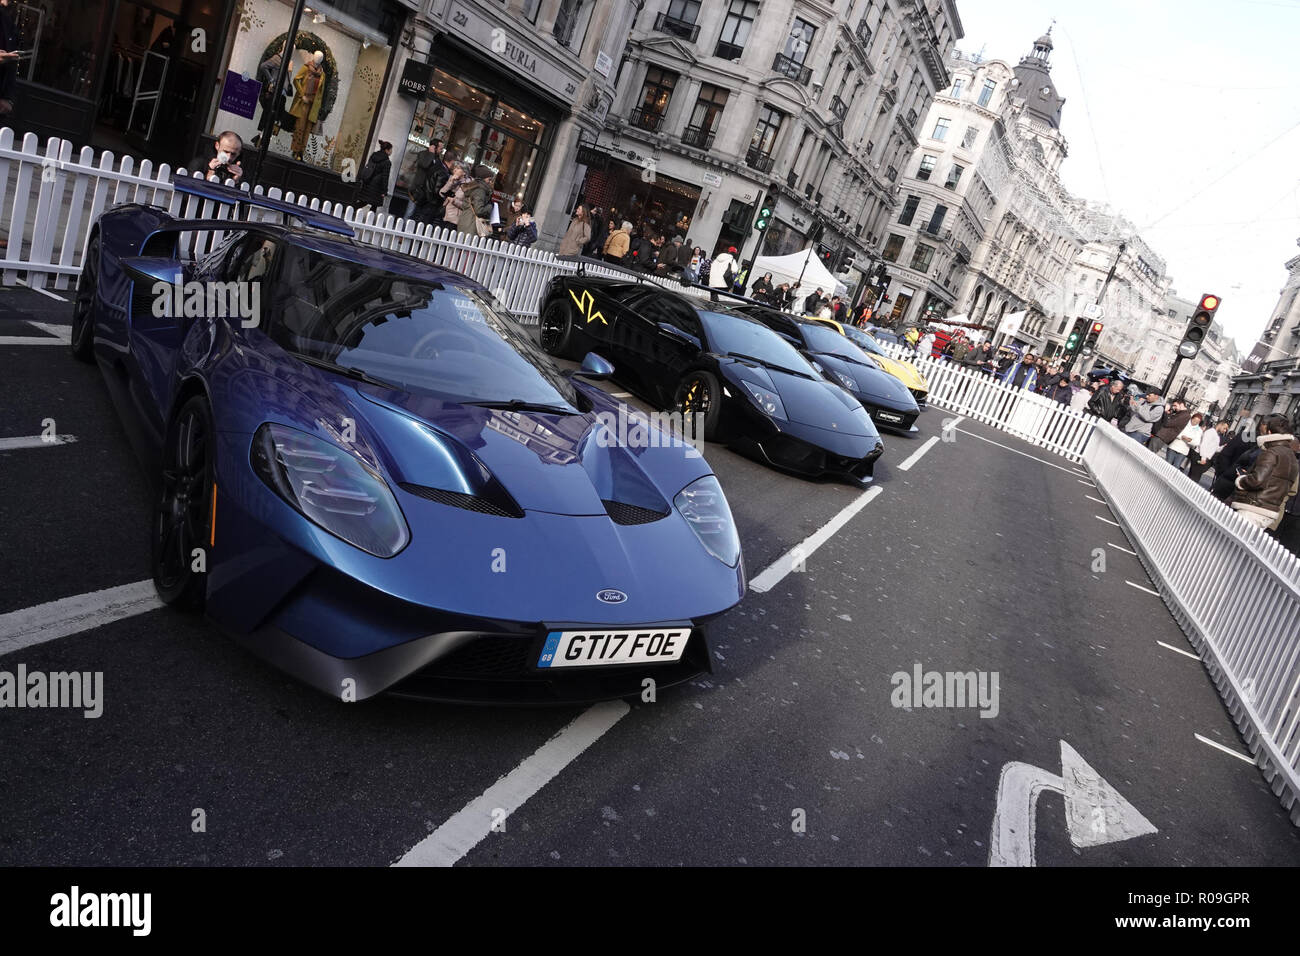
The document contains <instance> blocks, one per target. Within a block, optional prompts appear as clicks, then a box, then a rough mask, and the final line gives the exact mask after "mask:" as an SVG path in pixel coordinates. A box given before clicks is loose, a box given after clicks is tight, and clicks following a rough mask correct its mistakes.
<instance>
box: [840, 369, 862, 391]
mask: <svg viewBox="0 0 1300 956" xmlns="http://www.w3.org/2000/svg"><path fill="white" fill-rule="evenodd" d="M834 375H835V381H837V382H839V383H840V384H841V385H843V386H844V387H845V388H847V389H848V390H849V391H850V392H856V391H857V390H858V383H857V382H855V381H853V379H851V378H849V377H848V376H847V375H845V374H844V373H843V372H835V373H834Z"/></svg>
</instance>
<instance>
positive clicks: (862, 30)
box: [857, 15, 871, 49]
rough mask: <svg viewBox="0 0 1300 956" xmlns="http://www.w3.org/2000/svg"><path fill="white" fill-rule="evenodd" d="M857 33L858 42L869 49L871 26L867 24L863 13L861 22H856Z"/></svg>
mask: <svg viewBox="0 0 1300 956" xmlns="http://www.w3.org/2000/svg"><path fill="white" fill-rule="evenodd" d="M857 34H858V42H860V43H861V44H862V45H863V46H864V47H866V48H867V49H871V27H869V26H867V18H866V16H865V15H864V16H863V17H862V22H861V23H859V24H858V29H857Z"/></svg>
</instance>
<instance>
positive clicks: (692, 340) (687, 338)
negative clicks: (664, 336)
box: [659, 322, 703, 349]
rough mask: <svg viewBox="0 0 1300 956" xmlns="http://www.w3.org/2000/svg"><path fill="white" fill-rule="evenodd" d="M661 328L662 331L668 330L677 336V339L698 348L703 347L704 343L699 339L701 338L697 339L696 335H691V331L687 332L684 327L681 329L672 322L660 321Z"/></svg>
mask: <svg viewBox="0 0 1300 956" xmlns="http://www.w3.org/2000/svg"><path fill="white" fill-rule="evenodd" d="M659 330H660V331H661V332H667V333H668V334H669V335H671V336H672V337H673V338H675V339H677V340H679V341H681V342H686V343H687V344H688V345H693V346H695V348H697V349H698V348H703V345H702V344H701V343H700V340H699V339H697V338H696V337H695V336H693V335H691V333H689V332H685V331H683V330H682V329H679V328H678V327H677V326H675V325H670V324H669V323H667V322H660V323H659Z"/></svg>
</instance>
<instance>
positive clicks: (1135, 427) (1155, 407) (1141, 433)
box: [1124, 391, 1165, 445]
mask: <svg viewBox="0 0 1300 956" xmlns="http://www.w3.org/2000/svg"><path fill="white" fill-rule="evenodd" d="M1132 411H1133V414H1132V415H1130V416H1129V420H1128V424H1127V425H1126V426H1125V428H1124V434H1125V435H1127V436H1128V437H1129V438H1132V439H1133V440H1134V441H1136V442H1137V443H1138V444H1140V445H1145V444H1146V443H1147V442H1149V441H1150V440H1151V427H1152V426H1153V425H1155V424H1156V423H1157V422H1159V421H1160V419H1162V418H1163V417H1164V414H1165V402H1164V399H1163V398H1161V397H1160V393H1159V392H1156V391H1151V392H1148V393H1147V395H1146V397H1145V398H1139V399H1136V400H1135V401H1133V402H1132Z"/></svg>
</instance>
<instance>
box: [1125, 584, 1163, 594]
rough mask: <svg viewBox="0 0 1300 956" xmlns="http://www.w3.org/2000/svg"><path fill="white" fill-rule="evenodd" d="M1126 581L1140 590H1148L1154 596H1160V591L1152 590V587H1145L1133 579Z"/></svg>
mask: <svg viewBox="0 0 1300 956" xmlns="http://www.w3.org/2000/svg"><path fill="white" fill-rule="evenodd" d="M1124 583H1125V584H1127V585H1128V586H1129V587H1131V588H1137V589H1138V590H1139V591H1146V592H1147V594H1150V595H1151V596H1152V597H1160V592H1159V591H1152V590H1151V589H1150V588H1144V587H1143V586H1142V585H1140V584H1134V583H1133V582H1132V581H1125V582H1124Z"/></svg>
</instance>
